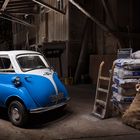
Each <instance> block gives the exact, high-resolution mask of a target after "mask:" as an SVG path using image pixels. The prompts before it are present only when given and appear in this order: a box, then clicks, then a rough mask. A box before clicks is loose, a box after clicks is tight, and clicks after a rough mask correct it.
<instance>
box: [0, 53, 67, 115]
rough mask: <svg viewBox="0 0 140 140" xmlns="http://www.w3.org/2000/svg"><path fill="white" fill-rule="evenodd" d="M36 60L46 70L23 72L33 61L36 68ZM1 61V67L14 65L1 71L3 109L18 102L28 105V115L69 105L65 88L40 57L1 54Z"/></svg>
mask: <svg viewBox="0 0 140 140" xmlns="http://www.w3.org/2000/svg"><path fill="white" fill-rule="evenodd" d="M26 57H28V59H27V60H26ZM34 58H35V59H36V58H37V60H39V61H38V62H37V64H39V63H40V64H41V66H42V67H43V68H34V69H29V68H28V69H29V70H28V69H27V66H26V70H23V69H22V68H25V64H22V63H23V62H24V63H25V62H28V63H29V62H30V61H31V62H32V63H31V65H33V61H34ZM0 59H1V60H0V61H2V62H0V64H3V62H6V61H8V62H9V61H10V62H9V63H11V64H12V70H11V69H10V70H8V69H9V67H10V64H9V66H7V63H6V65H5V67H6V68H5V67H4V68H2V69H0V106H2V107H8V105H9V104H10V103H11V102H12V101H13V100H15V99H17V100H19V101H20V102H21V103H23V104H24V106H25V108H26V109H27V110H28V112H30V113H39V112H45V111H48V110H51V109H55V108H58V107H61V106H64V105H65V104H67V101H68V100H69V99H70V98H69V95H68V93H67V90H66V88H65V86H64V85H63V83H62V82H61V81H60V79H59V78H58V75H57V73H56V72H54V71H53V70H52V69H50V68H49V66H48V63H47V62H46V60H45V59H44V57H43V56H42V55H41V54H40V53H38V52H34V51H5V52H0ZM5 59H8V60H5ZM18 59H19V60H18ZM21 59H22V60H21ZM24 59H25V61H23V60H24ZM41 61H42V62H41ZM21 62H22V63H21ZM22 65H24V66H22ZM26 65H28V64H26ZM37 66H39V65H37ZM41 66H40V67H41Z"/></svg>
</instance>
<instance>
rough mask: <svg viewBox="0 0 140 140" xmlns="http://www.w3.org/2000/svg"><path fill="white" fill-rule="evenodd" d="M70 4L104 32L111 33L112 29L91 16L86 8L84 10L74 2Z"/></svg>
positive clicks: (72, 0) (70, 0)
mask: <svg viewBox="0 0 140 140" xmlns="http://www.w3.org/2000/svg"><path fill="white" fill-rule="evenodd" d="M69 2H71V3H72V4H73V5H74V6H75V7H77V8H78V9H79V10H80V11H81V12H82V13H83V14H85V15H86V16H87V17H88V18H90V19H91V20H92V21H93V22H95V23H96V24H97V25H98V26H99V27H100V28H101V29H102V30H103V31H106V32H110V29H109V28H108V27H107V26H106V25H104V24H102V23H101V22H100V21H99V20H98V19H97V18H95V17H93V16H91V15H90V14H89V13H88V12H87V11H86V10H85V9H84V8H82V7H81V6H80V5H79V4H77V3H76V2H75V1H74V0H69Z"/></svg>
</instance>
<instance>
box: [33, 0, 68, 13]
mask: <svg viewBox="0 0 140 140" xmlns="http://www.w3.org/2000/svg"><path fill="white" fill-rule="evenodd" d="M32 1H33V2H35V3H37V4H39V5H41V6H43V7H45V8H49V9H51V10H53V11H55V12H57V13H61V14H65V12H64V11H62V10H59V9H58V8H55V7H53V6H51V5H49V4H47V3H46V2H44V1H42V0H32Z"/></svg>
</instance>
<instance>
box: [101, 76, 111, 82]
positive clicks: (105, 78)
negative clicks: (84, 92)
mask: <svg viewBox="0 0 140 140" xmlns="http://www.w3.org/2000/svg"><path fill="white" fill-rule="evenodd" d="M99 79H100V80H106V81H109V80H110V78H109V77H104V76H100V77H99Z"/></svg>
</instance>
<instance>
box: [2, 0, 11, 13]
mask: <svg viewBox="0 0 140 140" xmlns="http://www.w3.org/2000/svg"><path fill="white" fill-rule="evenodd" d="M9 1H10V0H5V1H4V3H3V5H2V7H1V11H4V10H5V9H6V7H7V5H8V3H9Z"/></svg>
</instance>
